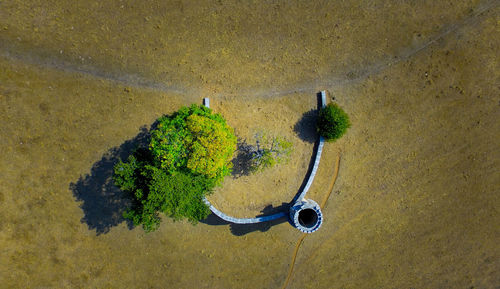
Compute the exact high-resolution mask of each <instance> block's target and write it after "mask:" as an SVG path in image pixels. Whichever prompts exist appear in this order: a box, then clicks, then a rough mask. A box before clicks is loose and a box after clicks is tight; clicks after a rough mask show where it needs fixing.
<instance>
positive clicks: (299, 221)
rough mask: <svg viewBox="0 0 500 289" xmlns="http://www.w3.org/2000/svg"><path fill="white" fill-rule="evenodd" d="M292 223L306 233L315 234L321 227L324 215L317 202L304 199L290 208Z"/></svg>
mask: <svg viewBox="0 0 500 289" xmlns="http://www.w3.org/2000/svg"><path fill="white" fill-rule="evenodd" d="M290 222H291V223H292V225H293V226H295V228H297V229H299V230H300V231H302V232H304V233H313V232H316V231H317V230H318V229H319V227H321V224H322V223H323V214H322V213H321V209H320V207H319V205H318V204H317V203H316V202H315V201H313V200H306V199H302V200H301V201H298V202H296V203H295V204H294V205H293V206H291V207H290Z"/></svg>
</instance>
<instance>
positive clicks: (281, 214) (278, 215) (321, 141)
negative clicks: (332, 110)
mask: <svg viewBox="0 0 500 289" xmlns="http://www.w3.org/2000/svg"><path fill="white" fill-rule="evenodd" d="M203 104H204V105H205V106H206V107H208V108H210V99H208V98H204V99H203ZM325 106H326V91H325V90H323V91H321V107H325ZM324 144H325V139H324V138H323V137H322V136H320V137H319V144H318V149H317V150H316V156H315V158H314V165H313V168H312V170H311V173H310V174H309V178H308V180H307V183H306V185H305V187H304V189H303V190H302V192H300V193H299V194H297V195H296V196H295V198H294V199H293V201H292V203H295V202H297V201H299V200H302V199H304V198H305V196H306V193H307V191H309V188H310V187H311V185H312V182H313V181H314V177H315V176H316V172H317V171H318V167H319V161H320V159H321V153H322V151H323V146H324ZM203 202H204V203H205V204H207V206H209V207H210V211H212V213H214V214H215V215H217V216H218V217H219V218H221V219H223V220H224V221H227V222H231V223H235V224H255V223H262V222H267V221H272V220H276V219H279V218H283V217H285V216H287V215H288V212H279V213H276V214H272V215H267V216H261V217H255V218H235V217H231V216H228V215H226V214H224V213H223V212H221V211H219V210H218V209H217V208H216V207H214V206H213V205H212V204H211V203H210V201H208V200H207V198H205V197H203Z"/></svg>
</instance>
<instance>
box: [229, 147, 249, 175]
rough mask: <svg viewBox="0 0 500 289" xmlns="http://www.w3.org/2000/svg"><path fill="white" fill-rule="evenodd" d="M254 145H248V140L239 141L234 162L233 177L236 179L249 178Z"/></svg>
mask: <svg viewBox="0 0 500 289" xmlns="http://www.w3.org/2000/svg"><path fill="white" fill-rule="evenodd" d="M252 148H253V146H252V145H249V144H247V142H246V139H245V140H242V139H238V145H237V148H236V151H237V153H236V157H235V158H234V159H233V160H232V163H233V170H232V172H231V176H232V177H233V178H235V179H237V178H239V177H242V176H248V175H250V173H251V169H250V168H251V166H250V163H251V160H252Z"/></svg>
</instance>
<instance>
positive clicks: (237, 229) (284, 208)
mask: <svg viewBox="0 0 500 289" xmlns="http://www.w3.org/2000/svg"><path fill="white" fill-rule="evenodd" d="M289 207H290V205H289V204H288V203H282V204H281V206H277V207H273V206H272V205H268V206H266V207H265V208H264V209H263V210H262V211H261V213H262V214H260V215H258V216H257V217H262V216H268V215H272V214H275V213H278V212H288V210H289ZM200 222H201V223H204V224H207V225H212V226H220V225H229V229H230V230H231V233H232V234H233V235H235V236H243V235H246V234H248V233H251V232H255V231H260V232H266V231H268V230H269V229H270V228H271V227H273V226H276V225H279V224H282V223H285V222H288V215H286V216H285V217H282V218H279V219H276V220H272V221H268V222H262V223H256V224H234V223H230V222H227V221H224V220H223V219H221V218H219V217H218V216H217V215H215V214H214V213H211V214H210V215H209V216H208V217H207V218H206V219H205V220H201V221H200Z"/></svg>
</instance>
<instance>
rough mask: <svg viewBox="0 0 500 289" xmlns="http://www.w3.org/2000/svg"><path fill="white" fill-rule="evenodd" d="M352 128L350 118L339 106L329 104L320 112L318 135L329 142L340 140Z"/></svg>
mask: <svg viewBox="0 0 500 289" xmlns="http://www.w3.org/2000/svg"><path fill="white" fill-rule="evenodd" d="M350 126H351V123H350V122H349V116H348V115H347V113H345V112H344V110H343V109H342V108H340V107H339V106H338V105H337V104H334V103H329V104H328V105H327V106H326V107H324V108H322V109H321V110H320V111H319V118H318V122H317V129H318V133H319V134H320V135H321V136H323V137H324V138H325V139H326V140H327V141H334V140H337V139H339V138H340V137H341V136H342V135H344V133H345V132H346V131H347V129H348V128H349V127H350Z"/></svg>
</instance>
